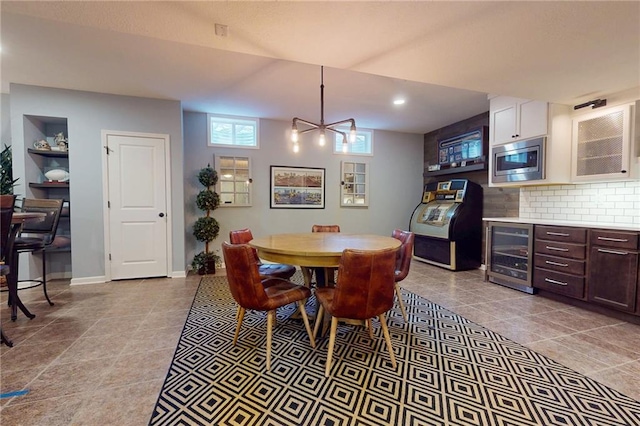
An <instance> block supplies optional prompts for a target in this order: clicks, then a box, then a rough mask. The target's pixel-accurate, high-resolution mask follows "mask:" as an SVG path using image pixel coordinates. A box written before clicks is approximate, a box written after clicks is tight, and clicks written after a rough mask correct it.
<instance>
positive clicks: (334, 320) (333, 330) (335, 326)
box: [324, 317, 338, 377]
mask: <svg viewBox="0 0 640 426" xmlns="http://www.w3.org/2000/svg"><path fill="white" fill-rule="evenodd" d="M337 331H338V318H337V317H332V318H331V333H330V334H329V349H328V350H327V365H326V366H325V368H324V377H329V370H330V369H331V358H332V357H333V347H334V346H335V343H336V333H337Z"/></svg>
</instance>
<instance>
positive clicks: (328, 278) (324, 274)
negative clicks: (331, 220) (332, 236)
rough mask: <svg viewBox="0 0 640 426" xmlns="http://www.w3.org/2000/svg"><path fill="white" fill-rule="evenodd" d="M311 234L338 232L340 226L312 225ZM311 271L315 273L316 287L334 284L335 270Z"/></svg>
mask: <svg viewBox="0 0 640 426" xmlns="http://www.w3.org/2000/svg"><path fill="white" fill-rule="evenodd" d="M311 232H340V225H313V226H312V227H311ZM313 270H314V271H315V273H316V284H317V285H324V286H327V285H333V284H335V275H336V268H313ZM320 283H322V284H320Z"/></svg>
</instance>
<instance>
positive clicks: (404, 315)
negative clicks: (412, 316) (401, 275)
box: [396, 283, 407, 322]
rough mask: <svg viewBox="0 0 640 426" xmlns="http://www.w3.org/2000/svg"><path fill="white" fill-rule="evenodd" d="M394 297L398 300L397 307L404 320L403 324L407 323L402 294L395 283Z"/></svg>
mask: <svg viewBox="0 0 640 426" xmlns="http://www.w3.org/2000/svg"><path fill="white" fill-rule="evenodd" d="M396 296H397V298H398V306H400V312H402V318H404V322H407V311H406V310H405V309H404V302H403V301H402V292H401V291H400V286H399V285H398V283H396Z"/></svg>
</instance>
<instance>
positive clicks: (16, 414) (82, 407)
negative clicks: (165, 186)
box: [0, 261, 640, 426]
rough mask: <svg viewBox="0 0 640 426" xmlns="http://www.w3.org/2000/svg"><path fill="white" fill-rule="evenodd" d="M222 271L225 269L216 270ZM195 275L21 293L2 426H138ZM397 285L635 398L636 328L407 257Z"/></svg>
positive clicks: (2, 370)
mask: <svg viewBox="0 0 640 426" xmlns="http://www.w3.org/2000/svg"><path fill="white" fill-rule="evenodd" d="M219 273H221V274H224V271H221V272H219ZM199 281H200V277H199V276H189V277H188V278H186V279H149V280H131V281H119V282H112V283H108V284H99V285H82V286H70V285H69V284H68V282H66V281H54V282H52V283H51V284H50V286H49V290H50V291H49V294H50V296H51V298H52V300H53V301H54V302H55V306H52V307H50V306H49V305H48V304H47V303H46V301H45V300H44V297H43V295H42V289H41V288H34V289H29V290H22V291H21V292H20V295H21V298H22V300H23V301H24V302H25V304H26V305H27V306H28V307H29V309H30V310H31V311H32V312H33V313H35V314H36V315H37V316H36V318H35V319H33V320H29V319H28V318H26V317H25V316H24V315H22V314H21V313H19V315H18V320H17V321H16V322H12V321H10V319H9V308H8V307H7V304H6V302H7V293H6V292H3V293H1V295H0V303H1V304H2V305H1V316H0V319H1V320H2V327H3V329H4V330H5V332H6V333H7V334H8V335H9V337H10V338H11V339H12V340H13V341H14V343H15V346H14V347H13V348H8V347H6V346H4V345H3V346H2V347H0V393H8V392H13V391H18V390H22V389H28V390H29V392H28V393H27V394H26V395H23V396H17V397H13V398H5V399H0V410H1V411H0V424H2V425H3V426H9V425H18V424H20V425H47V426H55V425H124V424H126V425H146V424H147V423H148V421H149V418H150V416H151V412H152V410H153V407H154V405H155V402H156V398H157V396H158V393H159V391H160V389H161V387H162V383H163V381H164V378H165V375H166V372H167V369H168V367H169V365H170V363H171V359H172V356H173V352H174V350H175V347H176V344H177V342H178V339H179V337H180V332H181V330H182V326H183V324H184V321H185V319H186V315H187V313H188V312H189V307H190V306H191V302H192V300H193V297H194V294H195V292H196V290H197V288H198V283H199ZM402 287H404V288H406V289H407V290H409V291H412V292H415V293H417V294H419V295H421V296H424V297H426V298H427V299H429V300H432V301H433V302H436V303H438V304H440V305H442V306H444V307H446V308H448V309H450V310H452V311H454V312H456V313H458V314H460V315H462V316H464V317H466V318H468V319H469V320H471V321H474V322H476V323H479V324H481V325H483V326H485V327H487V328H489V329H492V330H494V331H496V332H498V333H500V334H502V335H504V336H505V337H508V338H510V339H512V340H514V341H517V342H519V343H521V344H523V345H525V346H527V347H529V348H531V349H533V350H535V351H537V352H539V353H542V354H544V355H547V356H549V357H550V358H553V359H555V360H556V361H558V362H560V363H562V364H564V365H566V366H568V367H570V368H572V369H574V370H576V371H578V372H580V373H583V374H585V375H586V376H589V377H591V378H593V379H595V380H597V381H599V382H601V383H604V384H606V385H609V386H611V387H612V388H615V389H617V390H619V391H621V392H623V393H625V394H626V395H629V396H631V397H633V398H635V399H636V400H640V326H638V325H633V324H630V323H626V322H623V321H620V320H616V319H613V318H609V317H606V316H603V315H599V314H595V313H592V312H589V311H585V310H582V309H579V308H575V307H571V306H569V305H565V304H562V303H559V302H555V301H552V300H548V299H544V298H542V297H539V296H531V295H527V294H524V293H521V292H518V291H515V290H511V289H508V288H505V287H501V286H498V285H495V284H491V283H487V282H484V281H483V274H482V272H481V271H465V272H450V271H447V270H445V269H441V268H438V267H434V266H431V265H427V264H424V263H420V262H415V261H414V262H413V263H412V265H411V272H410V274H409V276H408V277H407V278H406V279H405V280H404V281H403V282H402Z"/></svg>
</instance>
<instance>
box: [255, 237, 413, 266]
mask: <svg viewBox="0 0 640 426" xmlns="http://www.w3.org/2000/svg"><path fill="white" fill-rule="evenodd" d="M249 245H250V246H252V247H254V248H255V249H256V250H258V256H259V257H260V258H262V259H264V260H268V261H271V262H277V263H288V264H291V265H298V266H338V265H340V257H342V252H343V251H344V250H345V249H356V250H382V249H389V248H398V247H400V241H399V240H397V239H395V238H392V237H383V236H380V235H369V234H347V233H342V232H309V233H302V234H275V235H269V236H266V237H262V238H254V239H253V240H251V241H250V242H249Z"/></svg>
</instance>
